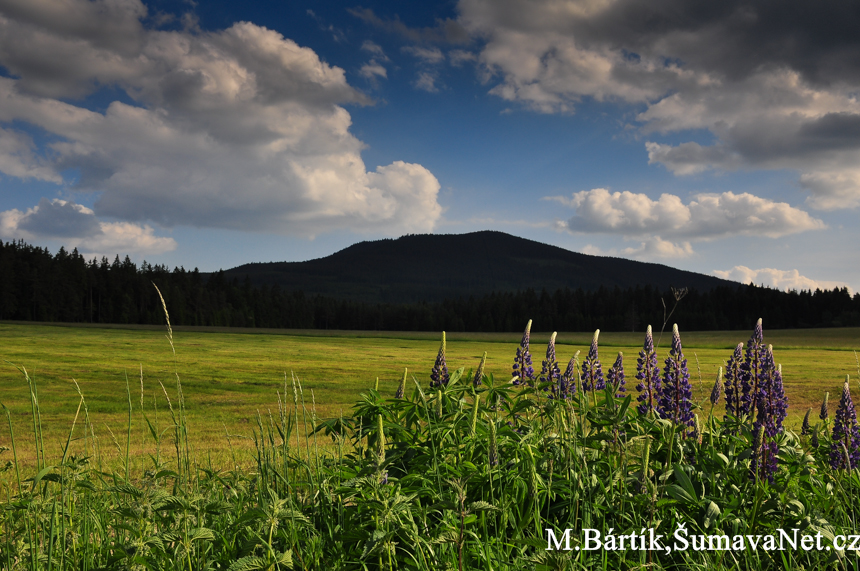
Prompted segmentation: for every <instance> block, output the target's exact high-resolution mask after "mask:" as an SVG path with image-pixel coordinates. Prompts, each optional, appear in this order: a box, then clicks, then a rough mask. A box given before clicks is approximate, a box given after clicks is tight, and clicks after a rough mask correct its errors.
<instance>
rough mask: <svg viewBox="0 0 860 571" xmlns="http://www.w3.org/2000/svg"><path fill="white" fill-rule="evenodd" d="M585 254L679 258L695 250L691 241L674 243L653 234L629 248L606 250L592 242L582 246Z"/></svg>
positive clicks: (690, 254) (689, 254) (646, 258)
mask: <svg viewBox="0 0 860 571" xmlns="http://www.w3.org/2000/svg"><path fill="white" fill-rule="evenodd" d="M582 253H583V254H591V255H593V256H616V257H617V256H623V257H625V258H639V259H644V260H654V259H664V260H678V259H682V258H689V257H690V256H692V255H693V254H694V253H695V252H693V246H692V245H691V244H690V242H686V241H685V242H681V243H678V244H676V243H674V242H670V241H669V240H664V239H662V238H661V237H660V236H653V237H651V238H648V239H647V240H645V241H644V242H641V243H640V244H639V246H636V247H629V248H621V249H618V248H611V249H609V250H604V249H602V248H599V247H597V246H594V245H592V244H588V245H587V246H585V247H584V248H582Z"/></svg>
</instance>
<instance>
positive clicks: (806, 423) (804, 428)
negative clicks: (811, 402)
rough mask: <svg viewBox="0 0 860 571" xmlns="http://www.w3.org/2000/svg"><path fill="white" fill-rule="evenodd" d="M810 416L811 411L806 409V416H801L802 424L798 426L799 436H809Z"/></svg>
mask: <svg viewBox="0 0 860 571" xmlns="http://www.w3.org/2000/svg"><path fill="white" fill-rule="evenodd" d="M810 414H812V409H811V408H808V409H806V414H805V415H803V424H801V425H800V435H801V436H808V435H809V415H810Z"/></svg>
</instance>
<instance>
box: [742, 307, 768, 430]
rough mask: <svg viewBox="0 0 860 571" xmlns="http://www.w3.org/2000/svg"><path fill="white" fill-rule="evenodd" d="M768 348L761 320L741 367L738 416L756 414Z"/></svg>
mask: <svg viewBox="0 0 860 571" xmlns="http://www.w3.org/2000/svg"><path fill="white" fill-rule="evenodd" d="M765 353H767V346H766V345H765V344H764V333H763V332H762V326H761V319H759V320H758V321H757V322H756V325H755V328H754V329H753V333H752V336H751V337H750V340H749V342H748V343H747V349H746V352H745V354H744V362H743V365H741V381H742V382H741V392H742V395H741V401H740V407H739V409H738V416H740V415H742V414H749V415H753V414H755V413H756V407H757V406H758V399H759V398H760V397H761V383H762V377H763V375H764V374H765V371H764V369H765V367H764V360H765Z"/></svg>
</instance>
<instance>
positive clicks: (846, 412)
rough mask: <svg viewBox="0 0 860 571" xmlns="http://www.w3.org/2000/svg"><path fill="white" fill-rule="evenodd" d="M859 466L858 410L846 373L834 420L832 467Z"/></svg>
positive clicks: (850, 467) (849, 467) (859, 431)
mask: <svg viewBox="0 0 860 571" xmlns="http://www.w3.org/2000/svg"><path fill="white" fill-rule="evenodd" d="M858 466H860V426H858V425H857V412H856V411H855V410H854V402H853V401H852V400H851V387H850V385H849V384H848V375H846V376H845V384H844V385H843V387H842V398H841V399H839V406H838V407H837V408H836V418H835V420H834V421H833V439H832V444H831V445H830V467H831V468H833V469H834V470H839V469H842V470H852V469H854V468H856V467H858Z"/></svg>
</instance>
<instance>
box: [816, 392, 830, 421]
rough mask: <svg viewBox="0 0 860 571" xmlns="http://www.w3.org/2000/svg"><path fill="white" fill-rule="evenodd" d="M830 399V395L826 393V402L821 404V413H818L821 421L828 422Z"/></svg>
mask: <svg viewBox="0 0 860 571" xmlns="http://www.w3.org/2000/svg"><path fill="white" fill-rule="evenodd" d="M829 398H830V393H824V400H823V401H822V402H821V412H819V413H818V418H820V419H821V420H827V416H828V413H829V409H828V406H827V401H828V399H829Z"/></svg>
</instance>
